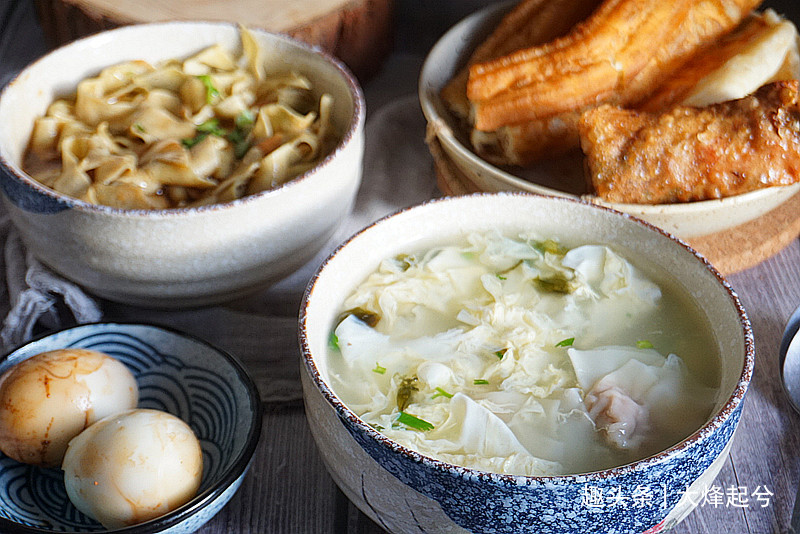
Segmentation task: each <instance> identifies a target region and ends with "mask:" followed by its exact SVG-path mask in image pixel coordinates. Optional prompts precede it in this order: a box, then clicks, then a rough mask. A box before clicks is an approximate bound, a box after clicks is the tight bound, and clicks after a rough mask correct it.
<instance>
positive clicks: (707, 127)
mask: <svg viewBox="0 0 800 534" xmlns="http://www.w3.org/2000/svg"><path fill="white" fill-rule="evenodd" d="M799 89H800V82H798V81H797V80H789V81H781V82H775V83H771V84H767V85H765V86H763V87H762V88H760V89H759V90H758V91H756V92H755V93H754V94H753V95H750V96H747V97H744V98H742V99H739V100H731V101H727V102H723V103H720V104H714V105H711V106H707V107H704V108H695V107H689V106H677V107H674V108H672V109H671V110H670V111H667V112H665V113H663V114H653V113H646V112H637V111H631V110H625V109H622V108H620V107H618V106H613V105H610V104H604V105H602V106H599V107H597V108H594V109H591V110H589V111H587V112H585V113H584V114H583V116H582V118H581V122H580V135H581V146H582V148H583V151H584V153H585V154H586V163H587V169H588V171H589V174H590V178H591V181H592V185H593V186H594V189H595V193H596V194H597V196H599V197H600V198H602V199H604V200H607V201H610V202H621V203H637V204H665V203H673V202H689V201H697V200H708V199H715V198H722V197H727V196H732V195H738V194H741V193H746V192H749V191H753V190H755V189H760V188H763V187H768V186H776V185H788V184H792V183H796V182H798V181H800V95H799V94H798V90H799Z"/></svg>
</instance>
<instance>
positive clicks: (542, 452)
mask: <svg viewBox="0 0 800 534" xmlns="http://www.w3.org/2000/svg"><path fill="white" fill-rule="evenodd" d="M341 311H342V313H341V316H340V320H339V322H338V324H336V325H334V328H333V331H332V334H331V343H330V354H329V362H330V365H329V376H330V381H331V385H332V387H333V389H334V391H335V392H336V394H337V395H338V396H339V397H340V398H341V399H342V401H344V402H345V404H347V406H348V407H350V408H351V409H352V410H353V411H354V412H355V413H356V414H357V415H359V417H361V419H362V420H363V421H365V422H366V423H367V424H369V425H370V426H372V427H373V428H375V429H376V430H378V431H380V432H382V433H384V434H385V435H387V436H388V437H390V438H392V439H393V440H395V441H397V442H399V443H401V444H402V445H405V446H407V447H409V448H411V449H414V450H416V451H418V452H420V453H423V454H425V455H428V456H431V457H435V458H438V459H441V460H444V461H446V462H450V463H453V464H457V465H462V466H466V467H472V468H476V469H481V470H486V471H492V472H497V473H509V474H521V475H556V474H568V473H583V472H589V471H595V470H599V469H605V468H609V467H613V466H617V465H622V464H626V463H629V462H631V461H634V460H637V459H641V458H644V457H647V456H649V455H652V454H654V453H656V452H659V451H661V450H663V449H665V448H667V447H669V446H671V445H673V444H675V443H677V442H679V441H681V440H682V439H684V438H686V437H687V436H689V435H690V434H692V433H693V432H694V431H695V430H697V429H698V428H700V427H701V426H702V425H703V423H704V422H705V421H706V420H707V418H708V417H709V415H710V412H711V410H712V408H713V405H714V402H715V400H716V393H717V390H718V384H719V355H718V350H717V348H716V343H715V342H714V339H713V338H712V336H711V334H710V328H708V325H707V322H706V319H705V317H704V316H703V315H702V314H701V313H700V311H699V310H698V309H697V308H696V306H694V305H693V304H692V303H691V301H690V299H689V297H688V295H686V294H685V293H683V292H682V291H680V290H678V289H677V287H676V286H675V285H674V284H670V283H667V282H661V283H660V285H659V284H656V283H655V282H654V281H653V280H650V279H649V278H648V277H646V276H645V275H644V274H643V271H642V270H640V269H638V268H637V267H635V266H634V265H633V264H632V263H630V262H629V261H628V260H626V259H625V258H623V257H622V256H621V255H620V254H618V253H616V252H615V251H614V250H612V249H611V248H609V247H607V246H602V245H595V244H587V245H582V246H578V247H575V248H572V249H570V250H567V249H566V248H564V247H562V246H561V245H559V243H557V242H556V241H553V240H542V239H538V238H536V237H534V236H531V235H520V236H514V237H508V236H501V235H499V234H473V235H470V236H468V237H467V239H466V241H465V242H464V243H462V244H458V245H453V246H443V247H437V248H433V249H429V250H426V251H422V252H420V253H412V254H407V255H401V256H398V257H395V258H391V259H386V260H384V261H383V262H382V263H381V264H380V267H379V268H378V270H377V271H376V272H374V273H373V274H372V275H370V276H369V277H368V278H367V279H366V280H365V281H364V282H363V283H362V284H361V285H359V286H358V287H357V288H356V289H355V291H354V292H353V293H352V294H351V295H350V296H349V297H348V298H347V300H346V301H345V303H344V305H343V307H342V310H341Z"/></svg>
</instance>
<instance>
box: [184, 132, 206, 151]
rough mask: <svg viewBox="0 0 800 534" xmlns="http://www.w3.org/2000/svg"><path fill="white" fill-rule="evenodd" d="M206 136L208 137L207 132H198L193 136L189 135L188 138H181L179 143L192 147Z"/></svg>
mask: <svg viewBox="0 0 800 534" xmlns="http://www.w3.org/2000/svg"><path fill="white" fill-rule="evenodd" d="M206 137H208V134H207V133H199V134H197V135H196V136H194V137H190V138H187V139H181V144H182V145H183V146H185V147H186V148H192V147H193V146H194V145H196V144H197V143H199V142H200V141H202V140H203V139H205V138H206Z"/></svg>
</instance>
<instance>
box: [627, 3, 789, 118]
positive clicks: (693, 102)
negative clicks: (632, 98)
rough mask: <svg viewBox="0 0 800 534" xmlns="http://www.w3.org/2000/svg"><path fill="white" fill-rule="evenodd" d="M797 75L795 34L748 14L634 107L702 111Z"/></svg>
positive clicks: (783, 24)
mask: <svg viewBox="0 0 800 534" xmlns="http://www.w3.org/2000/svg"><path fill="white" fill-rule="evenodd" d="M798 75H800V53H798V33H797V28H795V26H794V24H792V23H791V22H789V21H788V20H786V19H784V18H782V17H780V16H779V15H778V14H777V13H775V12H774V11H773V10H771V9H767V10H766V11H764V12H763V13H753V14H751V15H750V16H749V17H747V19H745V21H744V22H743V23H742V24H740V25H739V27H738V28H736V30H735V31H733V32H731V33H730V34H728V35H726V36H725V37H723V38H722V39H720V41H719V42H716V43H713V44H712V45H710V46H707V47H705V48H703V49H702V50H700V51H698V52H697V53H696V54H695V55H694V56H693V57H692V59H690V60H689V61H688V62H687V63H686V64H685V65H683V66H682V67H681V68H680V69H679V70H678V72H676V73H675V74H674V75H673V76H671V77H670V78H669V79H668V80H665V82H664V84H663V85H661V86H660V87H659V88H658V90H657V91H656V92H655V93H654V94H652V95H650V96H648V97H647V98H646V100H645V101H644V102H642V103H639V104H637V105H636V106H635V107H636V108H637V109H641V110H644V111H660V110H663V109H666V108H668V107H670V106H672V105H677V104H684V105H687V106H707V105H709V104H716V103H718V102H724V101H726V100H733V99H736V98H742V97H744V96H747V95H748V94H750V93H751V92H753V90H754V88H757V87H761V86H763V85H766V84H767V83H770V82H774V81H780V80H790V79H794V78H797V77H798Z"/></svg>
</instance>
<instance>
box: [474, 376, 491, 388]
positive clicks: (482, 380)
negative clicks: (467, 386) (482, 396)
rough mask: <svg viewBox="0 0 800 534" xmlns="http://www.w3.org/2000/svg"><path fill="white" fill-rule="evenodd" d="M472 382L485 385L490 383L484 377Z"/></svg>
mask: <svg viewBox="0 0 800 534" xmlns="http://www.w3.org/2000/svg"><path fill="white" fill-rule="evenodd" d="M472 383H473V384H475V385H476V386H485V385H487V384H489V381H488V380H485V379H483V378H476V379H475V380H474V381H473V382H472Z"/></svg>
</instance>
